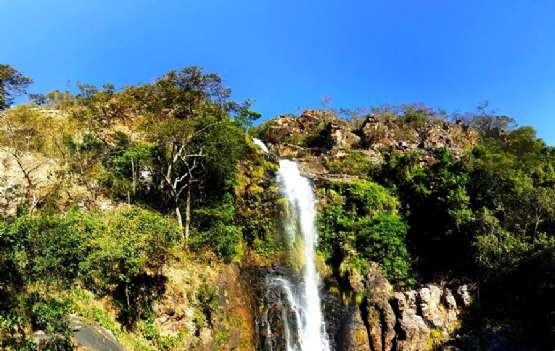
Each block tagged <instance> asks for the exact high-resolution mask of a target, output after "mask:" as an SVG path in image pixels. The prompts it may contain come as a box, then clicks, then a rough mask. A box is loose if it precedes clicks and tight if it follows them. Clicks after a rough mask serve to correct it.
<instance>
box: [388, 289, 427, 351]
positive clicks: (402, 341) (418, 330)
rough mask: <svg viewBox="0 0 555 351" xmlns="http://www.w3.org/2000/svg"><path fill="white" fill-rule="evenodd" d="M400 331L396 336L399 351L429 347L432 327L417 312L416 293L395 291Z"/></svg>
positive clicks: (413, 350)
mask: <svg viewBox="0 0 555 351" xmlns="http://www.w3.org/2000/svg"><path fill="white" fill-rule="evenodd" d="M395 305H396V308H397V321H398V328H397V330H398V332H397V335H396V338H395V344H396V350H397V351H422V350H426V349H428V343H429V338H430V328H429V327H428V326H427V325H426V322H425V321H424V319H423V318H422V317H421V316H419V315H418V314H417V307H416V294H415V293H414V292H410V293H400V292H398V293H395Z"/></svg>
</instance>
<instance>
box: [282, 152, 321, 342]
mask: <svg viewBox="0 0 555 351" xmlns="http://www.w3.org/2000/svg"><path fill="white" fill-rule="evenodd" d="M278 183H279V186H280V190H281V192H282V193H283V195H285V197H286V198H287V201H288V212H289V213H288V214H287V216H286V217H285V218H284V227H285V231H286V236H287V241H288V244H289V248H290V251H291V260H292V262H291V263H292V265H293V267H298V268H301V271H302V280H301V281H299V282H297V283H296V284H295V283H294V282H292V281H290V280H288V279H286V278H283V277H279V278H274V280H273V283H274V284H275V285H277V286H279V287H280V289H282V291H283V292H284V297H285V298H286V299H287V302H288V304H289V306H290V308H291V309H292V311H293V315H294V316H295V319H296V321H295V323H293V325H295V326H296V328H297V330H296V331H294V333H291V331H289V330H286V331H285V337H286V339H287V338H290V335H292V334H293V335H297V340H296V341H295V340H286V342H287V343H286V344H287V350H288V351H329V349H330V346H329V340H328V337H327V334H326V330H325V323H324V318H323V316H322V311H321V310H320V294H319V290H318V285H319V282H320V277H319V275H318V272H317V271H316V264H315V252H314V251H315V247H316V241H317V232H316V223H315V222H316V208H315V202H316V201H315V198H314V193H313V191H312V187H311V184H310V182H309V180H308V179H307V178H305V177H303V176H302V175H301V173H300V171H299V168H298V167H297V164H296V163H295V162H293V161H289V160H281V161H279V170H278ZM285 322H287V321H285ZM284 324H285V327H286V328H288V327H290V326H291V323H284Z"/></svg>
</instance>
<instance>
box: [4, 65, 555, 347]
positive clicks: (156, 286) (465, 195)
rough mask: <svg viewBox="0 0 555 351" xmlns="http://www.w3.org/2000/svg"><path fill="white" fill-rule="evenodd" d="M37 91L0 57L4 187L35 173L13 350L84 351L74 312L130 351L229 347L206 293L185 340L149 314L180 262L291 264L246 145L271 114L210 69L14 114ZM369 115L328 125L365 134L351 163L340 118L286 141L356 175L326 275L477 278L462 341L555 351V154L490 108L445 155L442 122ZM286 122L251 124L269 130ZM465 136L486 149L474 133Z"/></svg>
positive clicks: (211, 295)
mask: <svg viewBox="0 0 555 351" xmlns="http://www.w3.org/2000/svg"><path fill="white" fill-rule="evenodd" d="M30 82H31V80H30V79H29V78H27V77H25V76H23V75H22V74H20V73H19V72H17V71H16V70H15V69H13V68H12V67H10V66H7V65H0V116H1V118H2V121H3V123H2V128H0V146H1V148H2V153H3V155H5V156H4V157H5V160H4V162H5V164H6V167H8V166H9V167H10V168H12V169H15V170H14V172H13V173H12V174H10V175H9V177H13V178H14V179H15V178H17V177H19V178H20V179H16V180H17V181H18V182H17V186H13V187H10V188H9V189H10V190H9V191H6V193H5V197H6V201H4V202H2V204H1V206H2V207H1V209H2V213H4V214H5V215H4V218H2V220H1V221H0V271H1V272H2V274H1V275H0V301H1V302H2V304H1V305H0V348H2V349H13V350H34V349H36V345H34V343H33V341H32V340H31V335H32V332H33V331H36V330H39V329H40V330H44V331H45V333H47V334H48V336H49V337H50V339H49V340H50V341H49V343H51V345H49V346H48V347H50V349H55V350H64V349H70V348H71V347H72V345H71V342H70V340H69V338H68V336H69V334H70V332H69V329H68V328H69V326H68V318H67V316H68V314H70V313H77V314H79V315H80V316H82V317H83V318H87V319H88V320H93V321H95V322H96V323H99V324H101V325H103V326H105V327H106V328H108V329H109V330H111V331H112V332H113V333H114V334H115V335H116V336H118V338H120V339H121V340H125V342H126V345H133V346H131V347H133V348H135V349H172V348H175V347H176V345H178V344H179V343H180V342H181V341H182V338H184V337H185V334H187V333H197V332H199V330H200V329H201V328H205V327H211V326H214V330H215V332H214V335H215V339H216V341H217V344H223V343H224V339H225V338H226V337H227V336H228V335H229V330H227V329H226V328H225V327H221V328H220V329H218V328H219V327H218V325H219V326H221V325H223V323H222V320H224V318H223V317H222V316H221V311H219V309H218V305H217V303H218V300H219V298H220V296H219V295H217V293H218V292H217V291H216V290H215V288H214V286H209V285H208V284H204V285H202V286H198V291H195V293H194V294H191V296H190V298H191V301H195V305H194V309H195V314H194V322H195V323H194V324H195V325H194V326H193V327H192V329H193V330H185V329H183V330H181V331H180V333H179V334H178V335H177V336H176V335H174V336H166V335H162V333H161V332H160V330H159V329H158V326H157V325H156V323H155V322H154V319H155V311H154V310H153V304H154V302H156V301H159V300H160V299H161V298H162V296H163V295H164V292H165V288H166V287H167V281H166V279H167V276H166V275H165V274H164V269H165V268H167V267H168V263H170V262H171V261H172V260H174V259H175V260H178V258H177V256H180V255H181V256H186V255H189V256H188V258H190V259H191V261H192V260H198V261H200V262H203V263H207V262H210V263H211V262H213V260H215V261H217V262H220V263H229V262H239V263H244V264H253V263H256V264H259V263H264V264H270V263H273V262H278V261H279V258H280V254H281V253H282V252H281V250H282V247H283V245H282V243H281V242H280V238H279V237H278V236H277V235H276V228H277V227H278V226H277V223H276V221H277V220H278V218H279V215H280V214H279V211H280V200H279V198H280V197H279V194H278V191H277V188H276V185H275V182H274V179H275V177H274V172H275V169H276V162H275V159H273V156H268V155H265V154H262V153H261V152H260V151H259V150H258V149H257V148H256V147H254V146H253V145H252V142H251V140H250V136H249V133H251V132H252V131H250V130H249V128H250V127H251V124H252V122H253V121H254V120H255V119H256V118H258V117H259V114H257V113H255V112H253V111H251V110H250V104H249V102H248V101H247V102H236V101H233V100H232V99H231V98H230V90H229V89H228V88H226V87H224V86H223V85H222V81H221V78H220V77H219V76H217V75H215V74H211V73H204V72H203V71H202V70H201V69H199V68H198V67H187V68H185V69H183V70H181V71H171V72H168V73H167V74H165V75H163V76H162V77H160V78H159V79H157V80H156V81H154V82H152V83H149V84H141V85H135V86H129V87H125V88H123V89H120V90H117V89H115V87H114V86H112V85H110V84H106V85H104V86H103V87H100V88H99V87H95V86H91V85H86V84H79V85H78V86H77V88H78V91H76V92H68V91H64V92H62V91H54V92H51V93H48V94H46V95H36V96H33V98H32V102H31V103H28V104H22V105H19V106H16V107H10V106H11V105H12V104H13V101H14V98H15V97H16V96H17V95H18V94H23V93H25V90H26V88H27V86H28V85H29V84H30ZM372 113H373V117H372V119H371V120H370V119H368V120H362V119H360V120H357V119H356V118H355V120H354V121H353V122H346V121H342V122H341V123H340V124H338V126H334V127H333V128H336V127H337V128H351V129H350V132H352V134H351V135H350V136H351V137H353V139H355V140H356V142H355V143H354V144H352V145H351V149H349V150H341V151H342V152H341V153H335V150H334V148H335V147H336V146H337V145H336V144H335V142H334V139H333V138H334V136H333V135H332V134H333V133H332V124H331V122H330V121H331V119H332V117H333V116H332V115H331V114H330V112H325V113H323V114H322V115H325V119H322V121H320V122H318V123H314V128H313V129H314V130H312V132H309V131H308V130H304V129H303V131H302V133H300V134H295V133H291V134H290V135H289V134H288V133H284V135H285V137H284V138H286V140H285V142H289V143H293V144H297V146H300V148H299V149H300V150H299V155H301V154H302V155H305V156H315V157H316V156H318V157H320V158H319V159H318V160H319V161H318V162H320V161H322V162H323V166H324V167H325V169H326V170H327V171H330V172H331V173H336V174H341V175H349V177H344V178H343V179H344V180H336V181H332V180H329V181H325V182H324V185H323V186H320V185H321V184H318V185H319V189H318V190H319V192H320V195H321V201H320V203H319V205H320V208H319V218H318V226H319V234H320V246H319V251H320V254H321V256H322V257H323V258H324V260H325V263H326V264H327V265H328V267H326V269H328V271H331V272H333V274H334V276H335V278H337V280H338V281H339V282H341V283H345V282H346V281H347V280H348V275H349V274H350V273H352V272H353V271H357V272H358V273H362V274H363V273H365V270H366V269H367V267H368V263H369V262H370V261H373V262H376V263H377V264H379V265H380V267H381V268H382V270H383V271H384V273H385V274H386V276H387V277H388V279H390V280H391V281H392V282H393V283H394V284H395V285H396V286H397V288H404V287H408V286H411V285H413V284H415V283H417V282H428V281H430V280H438V279H440V280H444V281H457V282H459V281H466V282H472V283H475V284H477V286H479V289H480V296H479V299H478V300H477V301H476V306H478V307H479V308H475V309H473V310H472V311H471V312H470V313H468V314H467V315H466V316H465V318H466V320H464V321H463V325H462V328H463V329H464V328H466V329H467V330H471V331H472V332H475V333H476V334H478V335H480V333H483V332H484V331H491V330H503V331H504V332H505V333H507V334H510V335H512V336H513V337H514V338H515V340H518V341H522V340H526V339H528V340H533V341H536V343H538V344H539V346H540V347H543V348H546V349H549V347H551V348H552V346H553V345H554V344H555V332H554V330H555V327H554V325H555V324H554V320H553V315H554V313H555V306H554V305H553V296H555V289H554V286H553V281H555V276H554V275H555V236H554V232H555V148H553V147H550V146H548V145H546V144H545V143H544V142H543V141H542V140H541V139H539V138H538V137H537V136H536V134H535V131H534V130H533V129H532V128H530V127H520V128H517V127H516V126H515V123H514V121H513V120H512V119H511V118H509V117H507V116H495V115H492V114H488V113H485V112H484V111H483V110H482V111H480V112H479V113H478V114H473V115H463V116H454V117H455V118H456V119H461V120H464V123H462V122H457V123H456V124H457V125H458V127H460V128H459V129H458V130H459V132H458V133H459V134H458V135H453V138H451V139H449V140H447V141H445V140H440V141H441V143H440V144H441V146H439V147H435V146H434V145H435V144H434V145H432V146H433V147H432V146H430V145H431V144H430V143H428V140H427V139H426V138H427V136H428V134H429V131H430V130H431V129H433V128H435V129H434V130H435V131H436V132H437V133H440V132H442V133H443V132H446V133H449V132H452V133H457V131H454V132H453V130H452V129H453V128H454V127H455V126H456V124H455V123H450V122H447V121H446V118H447V116H446V115H445V114H444V113H442V112H441V111H434V110H431V109H428V108H425V107H422V106H412V105H410V106H403V107H401V108H399V109H393V108H381V109H374V110H373V111H372ZM316 115H318V114H317V113H316V114H315V116H316ZM316 118H318V117H316ZM272 123H273V122H269V123H265V124H263V125H262V126H259V127H258V128H257V129H256V130H254V132H255V133H258V134H260V135H268V133H269V132H270V128H271V127H272ZM368 123H369V124H370V127H369V125H368ZM343 126H347V127H343ZM365 128H366V129H365ZM469 128H470V130H472V131H473V133H474V134H473V135H475V136H476V140H475V141H474V140H466V139H465V135H466V134H464V132H465V131H467V130H469ZM301 134H302V135H301ZM358 138H360V139H358ZM436 141H437V140H436ZM400 144H402V145H400ZM409 144H410V145H409ZM432 144H433V143H432ZM455 144H456V145H455ZM409 146H410V147H409ZM454 146H457V147H458V148H457V150H456V151H457V152H454V151H453V150H454V149H455V148H454ZM303 148H305V149H303ZM295 150H296V149H295ZM295 152H296V151H295ZM312 152H314V153H315V154H314V155H313V154H311V153H312ZM338 155H340V156H338ZM336 156H337V157H336ZM371 156H376V157H375V158H371ZM309 158H310V157H308V158H307V159H309ZM376 160H380V162H377V161H376ZM381 160H383V162H381ZM7 177H8V175H2V177H1V179H0V181H2V184H8V179H7ZM339 179H341V178H339ZM345 179H348V180H345ZM11 180H12V179H10V181H11ZM6 187H7V186H6ZM18 194H19V195H18ZM18 196H19V197H18ZM13 204H17V208H16V209H15V208H11V207H15V206H13ZM361 276H362V275H361ZM346 285H347V284H339V289H343V287H344V286H346ZM336 288H337V287H336ZM359 298H360V296H357V297H355V299H353V301H355V302H356V301H361V300H360V299H359ZM100 300H106V301H108V302H109V303H108V302H107V303H106V306H110V307H109V308H110V309H112V310H109V308H108V307H106V306H105V305H101V304H100V302H99V301H100ZM89 304H91V305H92V307H88V305H89ZM212 323H214V325H212ZM131 335H132V336H131ZM135 336H137V337H136V338H135Z"/></svg>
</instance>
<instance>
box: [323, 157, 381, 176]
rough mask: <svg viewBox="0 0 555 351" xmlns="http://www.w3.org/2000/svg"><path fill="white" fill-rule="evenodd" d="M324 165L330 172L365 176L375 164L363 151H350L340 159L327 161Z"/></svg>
mask: <svg viewBox="0 0 555 351" xmlns="http://www.w3.org/2000/svg"><path fill="white" fill-rule="evenodd" d="M326 167H327V169H328V170H329V171H330V172H332V173H338V174H350V175H354V176H360V177H367V176H368V175H369V174H370V172H371V171H372V170H373V169H374V168H375V167H376V166H374V164H372V162H371V161H370V160H369V159H368V156H367V155H365V154H364V153H362V152H360V151H350V152H349V153H347V155H346V156H345V157H344V158H342V159H337V160H332V161H329V162H327V163H326Z"/></svg>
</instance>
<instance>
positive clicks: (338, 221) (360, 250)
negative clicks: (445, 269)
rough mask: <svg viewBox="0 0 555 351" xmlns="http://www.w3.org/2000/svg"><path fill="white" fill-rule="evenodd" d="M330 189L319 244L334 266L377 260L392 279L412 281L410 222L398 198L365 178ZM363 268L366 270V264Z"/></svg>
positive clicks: (340, 183)
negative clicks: (401, 212)
mask: <svg viewBox="0 0 555 351" xmlns="http://www.w3.org/2000/svg"><path fill="white" fill-rule="evenodd" d="M326 192H327V193H326V199H327V203H326V206H325V207H324V209H323V210H322V211H321V212H320V220H319V230H320V246H319V247H320V251H321V252H322V253H323V254H324V256H325V257H326V258H327V260H328V261H329V262H330V263H331V265H332V266H335V267H338V266H339V263H341V262H342V261H352V262H355V263H356V262H358V263H361V262H364V261H375V262H377V263H379V264H380V265H381V267H382V269H383V270H384V272H385V274H386V275H387V277H388V278H389V279H391V280H392V281H394V282H396V283H399V284H402V283H406V282H410V258H409V254H408V252H407V248H406V245H405V236H406V232H407V225H406V224H405V222H404V221H403V219H402V218H401V217H400V216H399V214H398V212H397V207H398V201H397V199H395V197H393V196H392V195H391V194H390V193H389V192H388V191H387V189H385V188H384V187H382V186H380V185H378V184H376V183H374V182H370V181H363V180H358V181H351V182H336V183H332V184H330V186H329V188H328V189H327V190H326ZM360 259H363V261H361V260H360ZM359 268H361V269H362V270H364V269H365V267H364V264H362V266H361V267H359Z"/></svg>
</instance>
